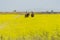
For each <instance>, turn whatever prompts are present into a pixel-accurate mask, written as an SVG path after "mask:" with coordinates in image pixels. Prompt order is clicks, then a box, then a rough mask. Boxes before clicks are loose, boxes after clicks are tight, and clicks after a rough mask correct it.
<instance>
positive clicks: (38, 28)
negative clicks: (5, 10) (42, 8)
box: [0, 14, 60, 40]
mask: <svg viewBox="0 0 60 40" xmlns="http://www.w3.org/2000/svg"><path fill="white" fill-rule="evenodd" d="M59 33H60V14H34V17H31V15H30V16H29V17H27V18H25V15H24V14H23V15H19V14H0V36H1V37H0V39H1V40H19V39H18V38H19V37H20V38H22V37H23V38H22V39H20V40H37V38H36V39H33V37H38V36H39V37H40V40H57V39H58V40H60V39H59V37H60V35H59ZM28 37H30V39H28ZM24 38H25V39H24ZM54 38H55V39H54ZM38 40H39V39H38Z"/></svg>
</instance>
